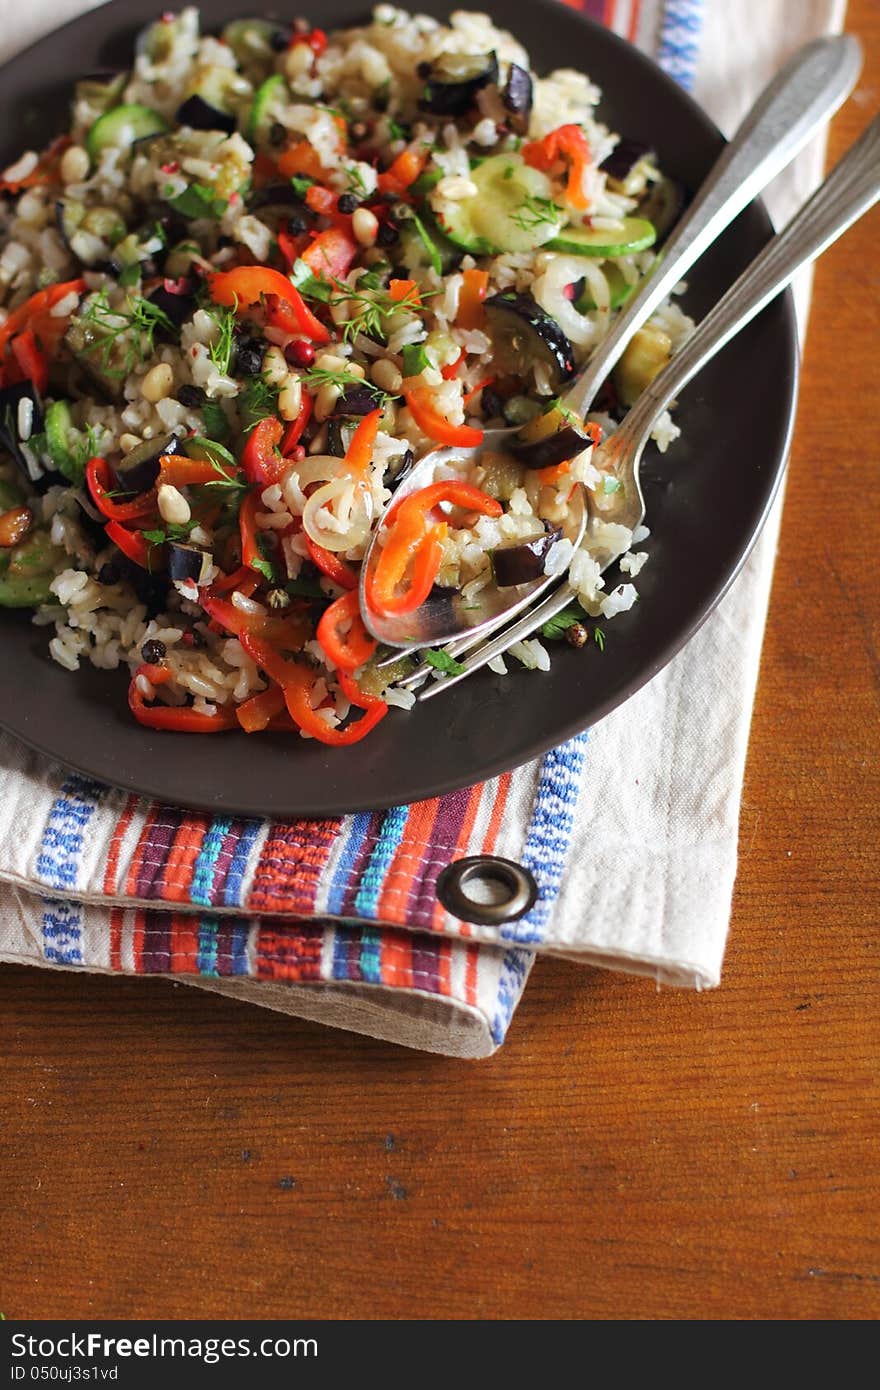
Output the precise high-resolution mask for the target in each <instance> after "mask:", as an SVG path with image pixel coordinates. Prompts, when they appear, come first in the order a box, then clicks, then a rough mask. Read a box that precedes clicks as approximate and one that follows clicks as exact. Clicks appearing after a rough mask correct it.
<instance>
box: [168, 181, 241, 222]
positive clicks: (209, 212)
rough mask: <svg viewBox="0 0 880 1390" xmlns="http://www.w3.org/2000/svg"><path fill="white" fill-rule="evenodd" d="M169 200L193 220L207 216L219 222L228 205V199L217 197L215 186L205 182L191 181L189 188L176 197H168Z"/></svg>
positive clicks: (171, 204)
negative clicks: (212, 186)
mask: <svg viewBox="0 0 880 1390" xmlns="http://www.w3.org/2000/svg"><path fill="white" fill-rule="evenodd" d="M167 202H168V206H169V207H170V208H174V211H175V212H179V213H181V215H182V216H183V217H188V218H190V219H193V220H194V219H195V218H197V217H207V218H210V219H212V220H213V221H215V222H219V220H220V218H221V217H222V216H223V214H224V212H225V211H226V209H227V207H228V204H227V202H226V199H225V198H218V197H216V195H215V193H214V190H213V188H210V187H209V186H208V185H207V184H204V183H191V184H190V186H189V188H185V189H184V190H183V192H182V193H178V195H177V197H176V198H168V199H167Z"/></svg>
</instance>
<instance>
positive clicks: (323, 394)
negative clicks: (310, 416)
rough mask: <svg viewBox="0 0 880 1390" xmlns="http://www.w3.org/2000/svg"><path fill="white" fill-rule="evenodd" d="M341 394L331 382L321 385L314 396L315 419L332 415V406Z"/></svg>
mask: <svg viewBox="0 0 880 1390" xmlns="http://www.w3.org/2000/svg"><path fill="white" fill-rule="evenodd" d="M341 395H342V392H341V391H340V389H339V387H338V386H334V385H333V384H332V383H331V382H328V383H327V385H326V386H322V387H321V389H320V391H319V392H318V394H317V396H316V397H315V419H316V420H326V419H327V416H328V415H332V414H333V409H334V406H335V405H336V402H337V401H338V400H339V397H340V396H341Z"/></svg>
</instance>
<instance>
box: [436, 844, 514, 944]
mask: <svg viewBox="0 0 880 1390" xmlns="http://www.w3.org/2000/svg"><path fill="white" fill-rule="evenodd" d="M436 892H437V897H438V898H439V900H440V902H441V903H442V904H443V906H444V907H445V908H446V910H447V912H451V913H452V915H453V917H458V918H460V919H461V921H463V922H477V923H479V924H480V925H481V926H487V927H495V926H500V924H501V923H502V922H516V921H518V920H519V918H520V917H524V916H525V915H526V913H527V912H528V911H529V910H530V909H531V908H532V907H534V905H535V901H536V899H537V896H538V885H537V883H536V882H535V879H534V877H533V875H532V874H530V873H529V871H528V869H524V868H523V867H522V865H521V864H516V863H514V861H513V860H512V859H499V858H498V857H497V856H496V855H494V854H477V855H473V856H471V858H469V859H456V861H455V863H454V864H447V866H446V868H445V869H444V870H443V872H442V873H441V874H440V875H439V877H438V879H437V888H436Z"/></svg>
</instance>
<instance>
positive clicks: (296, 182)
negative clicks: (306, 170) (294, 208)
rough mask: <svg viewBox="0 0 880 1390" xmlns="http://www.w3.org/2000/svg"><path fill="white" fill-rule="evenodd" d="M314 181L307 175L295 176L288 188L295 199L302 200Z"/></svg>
mask: <svg viewBox="0 0 880 1390" xmlns="http://www.w3.org/2000/svg"><path fill="white" fill-rule="evenodd" d="M314 182H315V180H314V179H310V178H309V176H308V175H307V174H295V175H294V176H293V178H292V179H291V180H290V186H291V188H292V189H293V191H294V193H295V194H296V196H297V198H304V197H305V196H306V194H307V193H308V191H309V189H310V188H311V187H312V185H313V184H314Z"/></svg>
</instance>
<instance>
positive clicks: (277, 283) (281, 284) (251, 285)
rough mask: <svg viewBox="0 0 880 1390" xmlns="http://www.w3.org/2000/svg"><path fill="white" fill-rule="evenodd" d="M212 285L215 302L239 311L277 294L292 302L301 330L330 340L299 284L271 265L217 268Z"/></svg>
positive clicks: (316, 338)
mask: <svg viewBox="0 0 880 1390" xmlns="http://www.w3.org/2000/svg"><path fill="white" fill-rule="evenodd" d="M352 259H353V257H352ZM349 264H350V262H349ZM346 269H348V267H346ZM208 288H209V289H210V292H211V298H212V299H213V300H214V303H215V304H225V305H226V306H227V308H230V309H236V310H237V309H247V308H250V306H251V305H252V304H258V303H259V301H260V299H261V298H264V297H266V298H267V297H268V296H269V295H272V294H274V295H277V296H278V298H279V299H281V300H284V302H285V303H287V304H289V305H290V307H291V309H292V311H293V313H294V315H295V317H296V322H297V325H298V327H299V332H300V333H303V334H305V336H306V337H307V338H311V339H312V341H313V342H315V343H329V341H330V334H329V332H328V330H327V329H326V328H325V327H324V325H323V324H322V323H320V322H319V320H318V319H316V318H315V316H314V314H313V313H312V311H311V309H310V308H309V307H308V305H307V304H306V302H305V300H304V299H303V297H302V295H301V294H300V292H299V290H298V289H297V288H296V286H295V285H292V284H291V283H290V281H289V280H288V278H287V276H286V275H282V273H281V271H280V270H273V269H272V268H271V266H266V265H240V266H236V268H235V269H234V270H215V271H214V273H213V274H212V275H209V276H208Z"/></svg>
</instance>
